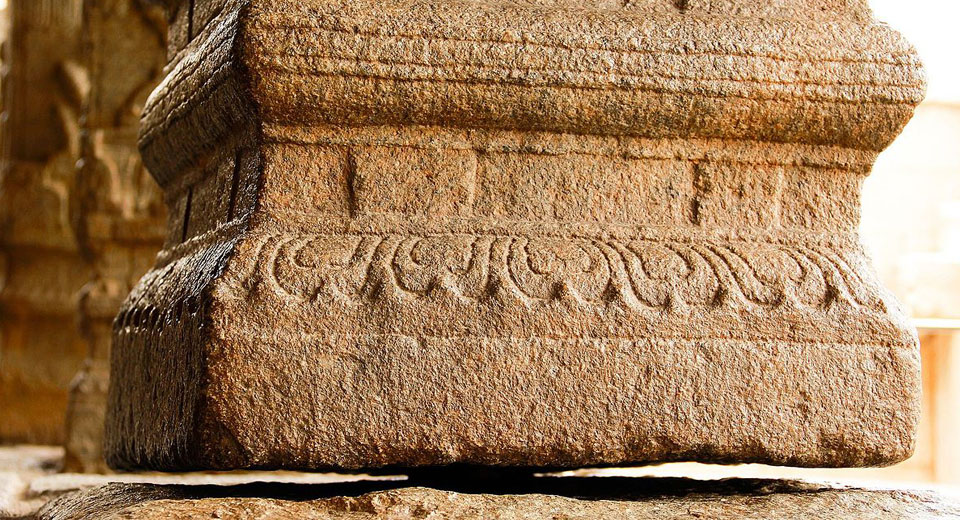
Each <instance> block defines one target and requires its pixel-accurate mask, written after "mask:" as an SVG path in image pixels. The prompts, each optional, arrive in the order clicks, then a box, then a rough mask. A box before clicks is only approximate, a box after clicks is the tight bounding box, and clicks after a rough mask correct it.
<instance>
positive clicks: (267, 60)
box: [106, 0, 924, 470]
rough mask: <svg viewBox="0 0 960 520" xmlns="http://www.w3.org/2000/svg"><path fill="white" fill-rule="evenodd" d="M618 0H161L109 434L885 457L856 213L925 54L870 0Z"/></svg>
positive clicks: (884, 331)
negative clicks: (162, 231)
mask: <svg viewBox="0 0 960 520" xmlns="http://www.w3.org/2000/svg"><path fill="white" fill-rule="evenodd" d="M174 3H175V2H174ZM546 4H549V5H546ZM608 4H609V3H605V2H588V3H586V4H584V3H582V2H572V1H571V2H513V1H504V2H492V1H491V2H481V1H467V0H462V1H442V2H441V1H436V2H408V1H401V0H393V1H386V2H384V1H377V2H372V1H366V0H343V1H334V2H331V1H329V0H243V1H240V0H236V1H219V2H218V1H213V0H209V1H203V0H201V1H196V2H190V3H189V5H190V6H192V7H191V8H190V9H187V10H186V14H183V13H184V8H183V7H182V6H181V7H180V8H179V9H178V8H176V6H174V8H173V12H174V22H173V27H172V29H171V50H172V54H171V56H172V62H171V64H170V66H169V74H168V76H167V77H166V79H165V80H164V81H163V82H162V84H161V86H160V87H159V88H158V90H157V91H156V92H155V93H154V95H153V96H152V97H151V98H150V100H149V101H148V104H147V108H146V109H145V112H144V117H143V128H142V131H141V136H140V143H141V151H142V153H143V156H144V162H145V164H146V165H147V166H148V168H149V169H150V171H151V173H152V174H153V176H154V177H155V178H156V180H157V181H158V182H159V184H160V185H161V186H162V187H163V189H164V192H165V194H166V200H167V202H168V204H169V206H170V220H169V226H168V237H167V242H166V244H165V248H164V251H163V252H162V253H161V255H160V257H159V261H158V263H157V265H156V266H155V267H154V268H153V269H152V270H151V272H150V273H148V274H147V275H146V276H145V277H144V278H143V279H142V280H141V282H140V283H139V285H138V286H137V288H136V289H135V290H134V291H133V292H132V293H131V295H130V297H129V298H128V300H127V301H126V303H125V304H124V307H123V309H122V310H121V312H120V314H119V316H118V317H117V320H116V322H115V332H114V341H115V343H114V350H113V353H112V367H113V370H114V379H113V382H112V385H111V396H110V411H109V413H108V431H107V448H106V450H107V457H108V461H109V462H110V463H111V464H112V465H114V466H118V467H145V468H156V469H166V470H177V469H185V468H244V467H262V468H326V467H337V468H360V467H374V466H421V465H426V466H429V465H444V464H451V463H467V464H484V465H510V466H549V467H558V466H583V465H607V464H626V463H647V462H657V461H670V460H698V461H712V462H764V463H770V464H782V465H799V466H860V465H875V464H889V463H893V462H896V461H899V460H902V459H904V458H906V457H907V456H908V455H909V454H910V452H911V450H912V449H913V444H914V436H915V434H914V430H915V427H916V422H917V418H918V413H919V402H918V395H919V388H920V387H919V367H918V364H919V357H918V352H917V345H916V334H915V332H914V331H913V330H912V329H911V327H910V326H909V324H908V323H907V321H906V320H905V318H904V316H903V315H902V314H901V312H900V311H899V310H898V308H897V305H896V303H895V302H894V301H892V299H891V297H890V296H889V295H888V293H887V292H886V291H884V290H883V289H882V288H881V287H880V285H879V284H878V282H877V279H876V276H875V274H874V273H873V272H872V270H871V269H870V267H869V266H868V265H867V259H866V256H865V254H864V252H863V250H862V248H861V246H860V245H859V241H858V239H857V236H856V229H857V223H858V215H859V200H858V199H859V188H860V183H861V182H862V180H863V178H864V177H865V176H866V175H867V174H868V173H869V170H870V167H871V164H872V162H873V160H874V159H875V157H876V155H877V154H878V153H879V151H880V150H882V149H883V148H884V147H885V146H887V145H888V144H889V143H890V142H891V141H892V140H893V139H894V138H895V136H896V135H897V133H898V132H899V131H900V129H901V128H902V126H903V125H904V124H905V123H906V121H907V120H908V119H909V117H910V115H911V114H912V111H913V108H914V106H915V105H916V104H917V103H918V102H919V101H920V99H921V98H922V96H923V89H924V85H923V80H922V73H921V71H920V66H919V63H918V60H917V57H916V55H915V53H914V51H913V50H912V48H911V47H910V46H909V45H908V44H907V43H906V42H905V41H903V40H902V39H901V38H900V37H899V36H898V35H897V34H896V33H895V32H893V31H892V30H891V29H890V28H889V27H888V26H886V25H883V24H880V23H878V22H875V21H874V20H872V18H871V16H870V14H869V12H868V10H867V9H866V6H865V2H859V1H839V0H838V1H829V0H824V1H820V2H808V1H792V2H787V1H778V2H774V1H764V2H753V1H750V2H748V1H739V0H738V1H733V0H731V1H726V2H706V1H703V2H701V1H690V2H683V3H682V5H681V4H678V3H677V2H672V1H668V0H646V1H640V2H630V3H628V4H627V5H626V7H622V8H619V7H616V6H613V7H611V6H610V5H608ZM183 5H186V4H183ZM191 14H192V17H191Z"/></svg>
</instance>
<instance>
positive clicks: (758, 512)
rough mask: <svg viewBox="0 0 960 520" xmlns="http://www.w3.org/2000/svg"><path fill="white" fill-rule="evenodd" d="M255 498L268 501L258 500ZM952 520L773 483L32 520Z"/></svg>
mask: <svg viewBox="0 0 960 520" xmlns="http://www.w3.org/2000/svg"><path fill="white" fill-rule="evenodd" d="M541 480H548V481H549V480H558V479H541ZM565 481H566V482H565ZM511 487H512V491H511ZM448 489H450V490H448ZM258 490H259V491H261V492H263V493H264V495H262V496H258V495H256V494H255V493H256V491H258ZM336 493H342V494H343V495H341V496H337V495H336ZM958 515H960V504H958V503H957V502H956V501H954V500H950V499H947V498H944V497H942V496H938V495H936V494H934V493H930V492H922V491H899V490H867V489H856V488H834V487H827V486H823V485H817V484H807V483H803V482H792V481H772V480H769V481H763V480H742V481H738V480H733V481H714V482H702V481H687V480H682V479H663V480H661V481H658V480H656V479H630V478H628V479H616V478H586V479H559V481H558V482H544V483H537V484H532V483H527V484H526V485H524V484H516V483H511V484H504V485H501V486H500V489H499V490H497V491H487V492H483V491H481V490H479V489H476V488H473V489H466V490H463V489H457V488H455V487H447V488H444V489H434V488H428V487H395V486H391V485H389V484H386V485H384V484H370V483H356V484H330V485H320V486H289V485H287V486H283V485H273V486H271V485H264V484H261V485H251V486H238V487H232V488H231V487H214V486H207V487H201V486H150V485H130V484H112V485H108V486H105V487H101V488H96V489H92V490H89V491H86V492H80V493H76V494H74V495H68V496H65V497H63V498H60V499H57V500H56V501H54V502H52V503H51V504H49V505H48V506H46V507H45V508H44V509H43V510H42V511H41V512H40V513H39V514H38V515H37V518H38V520H68V519H79V518H83V519H86V520H106V519H121V518H137V519H141V520H147V519H154V518H156V519H167V518H232V519H236V520H253V519H259V518H271V519H276V520H282V519H291V520H292V519H297V520H307V519H311V520H312V519H316V520H320V519H331V520H332V519H352V520H364V519H380V518H390V519H396V520H403V519H415V518H431V519H447V518H449V519H453V518H456V519H473V518H477V519H480V518H499V519H504V520H511V519H521V518H525V519H526V518H553V519H588V518H590V519H592V518H596V519H601V518H602V519H607V520H613V519H624V520H627V519H629V520H643V519H651V520H652V519H657V520H680V519H694V518H709V519H714V520H720V519H727V518H729V519H737V520H748V519H757V520H760V519H762V520H780V519H783V520H787V519H789V520H821V519H823V518H871V519H875V520H894V519H896V520H906V519H918V518H923V519H927V520H938V519H948V518H957V516H958Z"/></svg>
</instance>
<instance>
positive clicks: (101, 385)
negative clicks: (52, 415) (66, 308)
mask: <svg viewBox="0 0 960 520" xmlns="http://www.w3.org/2000/svg"><path fill="white" fill-rule="evenodd" d="M83 10H84V11H83V36H84V57H83V61H84V66H85V68H86V70H87V71H88V73H89V76H90V97H89V100H88V102H87V104H86V107H85V109H84V118H83V124H82V133H81V161H82V162H81V167H80V168H79V170H78V172H77V186H76V189H75V195H74V197H73V199H74V204H73V205H72V211H73V212H74V223H75V225H76V234H77V238H78V241H79V243H80V245H81V251H82V253H83V254H84V258H85V260H87V262H88V263H89V264H90V266H91V268H92V271H93V277H92V279H91V281H90V282H89V283H88V284H87V285H86V286H85V287H84V289H83V291H82V293H81V296H80V320H79V321H80V326H81V329H82V332H83V334H84V336H85V338H86V340H87V342H88V344H89V348H90V350H89V353H88V356H87V360H86V362H85V364H84V367H83V370H82V371H81V372H80V374H79V375H78V376H77V378H76V380H75V385H74V387H73V389H72V392H71V402H70V410H69V416H68V432H67V443H66V448H67V458H66V465H67V469H68V470H72V471H102V470H104V469H106V468H105V464H104V462H103V456H102V453H101V444H102V440H103V421H104V413H105V411H106V396H107V384H108V381H109V373H110V366H109V359H110V335H111V328H112V327H111V324H112V322H113V318H114V316H116V313H117V310H118V309H119V308H120V303H121V302H122V301H123V298H124V297H126V295H127V294H128V293H129V292H130V289H131V288H133V286H134V284H136V282H137V280H138V279H139V278H140V277H141V276H142V275H143V274H144V273H145V272H146V271H147V269H148V268H149V267H150V265H151V264H152V263H153V261H154V260H155V259H156V254H157V251H158V250H159V249H160V247H161V245H162V244H163V236H164V224H165V221H166V218H165V211H164V207H163V200H162V193H161V191H160V189H159V187H158V186H157V185H156V183H154V182H153V180H152V179H151V178H150V177H149V174H148V173H147V172H146V169H145V168H144V167H143V164H142V162H141V160H140V154H139V151H138V150H137V146H136V142H137V139H136V136H137V128H138V125H139V119H140V113H141V112H142V110H143V105H144V103H145V102H146V98H147V96H148V95H149V94H150V92H151V91H152V90H153V89H154V87H156V85H157V83H158V82H159V80H160V77H161V75H162V71H163V66H164V64H165V63H166V50H167V49H166V20H165V18H164V14H163V11H162V9H160V8H159V7H157V6H148V5H147V4H146V3H145V2H144V1H143V0H86V1H84V3H83Z"/></svg>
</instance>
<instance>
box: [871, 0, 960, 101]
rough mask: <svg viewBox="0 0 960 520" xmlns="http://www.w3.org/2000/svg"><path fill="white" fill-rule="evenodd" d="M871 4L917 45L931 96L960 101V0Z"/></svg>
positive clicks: (880, 17)
mask: <svg viewBox="0 0 960 520" xmlns="http://www.w3.org/2000/svg"><path fill="white" fill-rule="evenodd" d="M870 6H871V7H873V12H874V14H875V15H876V17H877V19H878V20H880V21H883V22H888V23H889V24H890V25H891V26H892V27H893V28H895V29H897V30H898V31H900V32H901V33H902V34H903V35H904V36H906V37H907V39H908V40H910V42H911V43H913V45H914V46H915V47H916V48H917V52H918V53H920V57H921V58H922V59H923V63H924V66H925V67H926V70H927V77H928V79H929V82H930V87H929V91H928V94H927V99H929V100H930V101H952V102H960V57H958V53H960V28H958V23H960V1H958V0H912V1H908V0H870Z"/></svg>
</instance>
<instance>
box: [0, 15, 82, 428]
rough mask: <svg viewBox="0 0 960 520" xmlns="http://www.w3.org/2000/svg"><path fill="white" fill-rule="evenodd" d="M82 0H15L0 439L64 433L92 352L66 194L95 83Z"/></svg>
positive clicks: (7, 100) (5, 176)
mask: <svg viewBox="0 0 960 520" xmlns="http://www.w3.org/2000/svg"><path fill="white" fill-rule="evenodd" d="M80 7H81V2H80V0H10V3H9V12H10V23H11V26H10V38H9V42H8V45H9V63H7V64H6V66H7V67H8V75H7V77H6V78H5V81H4V101H3V106H4V109H5V116H6V117H5V121H4V127H3V138H4V144H3V153H2V171H0V213H2V214H0V219H2V221H0V226H2V228H0V255H2V266H3V267H2V269H3V282H2V289H0V336H2V338H0V441H3V442H30V443H44V444H56V443H61V442H63V439H64V417H65V411H66V407H67V392H68V388H69V384H70V380H71V379H72V378H73V376H74V374H75V373H76V372H77V369H79V368H80V365H81V362H82V360H83V357H84V355H85V353H86V348H85V346H84V341H83V339H82V338H81V336H80V334H79V332H78V330H77V324H76V319H75V314H76V295H77V293H78V291H79V289H80V287H81V286H82V285H83V284H84V283H86V282H87V280H89V278H90V276H89V271H88V269H87V267H86V265H85V263H84V262H83V260H82V259H81V257H80V255H79V254H78V252H77V244H76V241H75V239H74V235H73V232H72V230H71V225H70V218H69V196H70V193H71V190H72V189H73V184H74V177H75V170H76V162H77V159H78V158H79V142H80V139H79V126H78V118H79V114H80V107H81V105H82V103H83V100H84V99H85V97H86V95H87V92H88V90H89V84H88V82H87V78H86V73H85V71H84V69H83V67H82V66H81V64H80V62H79V61H78V59H79V52H80V24H81V9H80Z"/></svg>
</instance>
